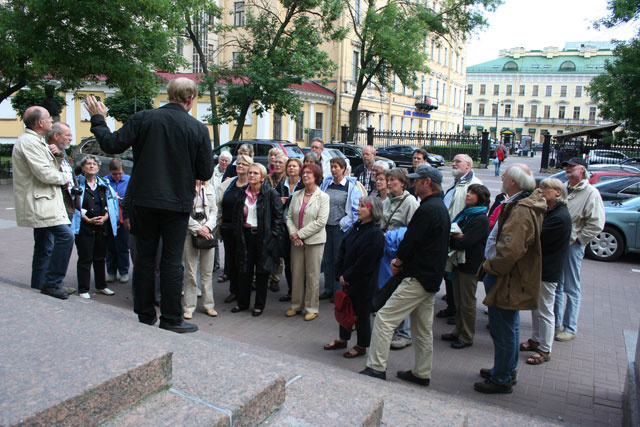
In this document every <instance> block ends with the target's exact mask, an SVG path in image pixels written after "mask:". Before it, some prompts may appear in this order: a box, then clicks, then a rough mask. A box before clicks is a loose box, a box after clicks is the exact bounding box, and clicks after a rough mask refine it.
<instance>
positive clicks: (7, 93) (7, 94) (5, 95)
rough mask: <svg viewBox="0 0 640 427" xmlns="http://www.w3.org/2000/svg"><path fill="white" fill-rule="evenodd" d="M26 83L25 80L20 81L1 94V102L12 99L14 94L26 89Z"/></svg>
mask: <svg viewBox="0 0 640 427" xmlns="http://www.w3.org/2000/svg"><path fill="white" fill-rule="evenodd" d="M25 86H26V83H25V82H24V81H23V80H19V81H18V83H16V84H15V85H13V86H11V87H8V88H7V89H6V90H5V91H4V92H0V102H2V101H4V100H5V99H7V98H8V97H10V96H11V95H12V94H13V93H14V92H16V91H18V90H20V89H22V88H24V87H25Z"/></svg>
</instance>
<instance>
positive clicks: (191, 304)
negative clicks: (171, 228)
mask: <svg viewBox="0 0 640 427" xmlns="http://www.w3.org/2000/svg"><path fill="white" fill-rule="evenodd" d="M183 253H184V255H183V258H184V296H183V297H182V308H183V309H184V311H185V312H189V313H193V312H194V311H195V310H196V306H197V305H198V282H197V278H196V274H197V272H198V262H199V263H200V287H201V289H202V305H203V306H204V308H205V309H209V308H211V309H212V308H214V302H213V281H212V278H213V258H214V255H215V249H213V248H212V249H196V248H194V247H193V244H192V243H191V233H190V232H188V233H187V238H186V240H185V241H184V252H183Z"/></svg>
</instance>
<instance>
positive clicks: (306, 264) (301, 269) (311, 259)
mask: <svg viewBox="0 0 640 427" xmlns="http://www.w3.org/2000/svg"><path fill="white" fill-rule="evenodd" d="M323 253H324V243H320V244H318V245H306V244H305V245H304V246H300V247H299V246H294V245H293V244H292V245H291V279H292V281H293V285H292V289H291V308H292V309H293V310H296V311H302V310H303V309H304V310H306V312H307V313H317V312H318V309H319V307H320V301H319V300H318V296H319V294H318V290H319V288H320V266H321V265H322V254H323ZM303 302H304V304H303Z"/></svg>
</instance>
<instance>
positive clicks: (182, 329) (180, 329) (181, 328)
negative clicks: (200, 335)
mask: <svg viewBox="0 0 640 427" xmlns="http://www.w3.org/2000/svg"><path fill="white" fill-rule="evenodd" d="M160 329H166V330H167V331H171V332H175V333H177V334H188V333H189V332H196V331H197V330H198V326H197V325H194V324H193V323H187V322H182V323H180V324H178V325H172V324H171V323H167V322H163V321H162V320H161V321H160Z"/></svg>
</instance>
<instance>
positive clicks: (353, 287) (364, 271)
mask: <svg viewBox="0 0 640 427" xmlns="http://www.w3.org/2000/svg"><path fill="white" fill-rule="evenodd" d="M383 252H384V234H382V230H380V227H378V226H377V225H374V224H373V222H368V223H366V224H362V223H361V222H360V221H358V222H356V223H355V224H354V225H353V227H351V229H350V230H349V231H348V232H347V234H346V235H345V236H344V238H343V239H342V243H341V244H340V252H339V253H338V262H337V263H336V280H339V279H340V276H344V280H345V281H347V282H349V286H347V287H346V288H345V290H346V291H347V293H348V294H349V296H350V297H352V298H353V297H359V298H371V297H373V294H374V293H375V291H376V289H377V287H378V270H379V269H380V260H381V259H382V254H383Z"/></svg>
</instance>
